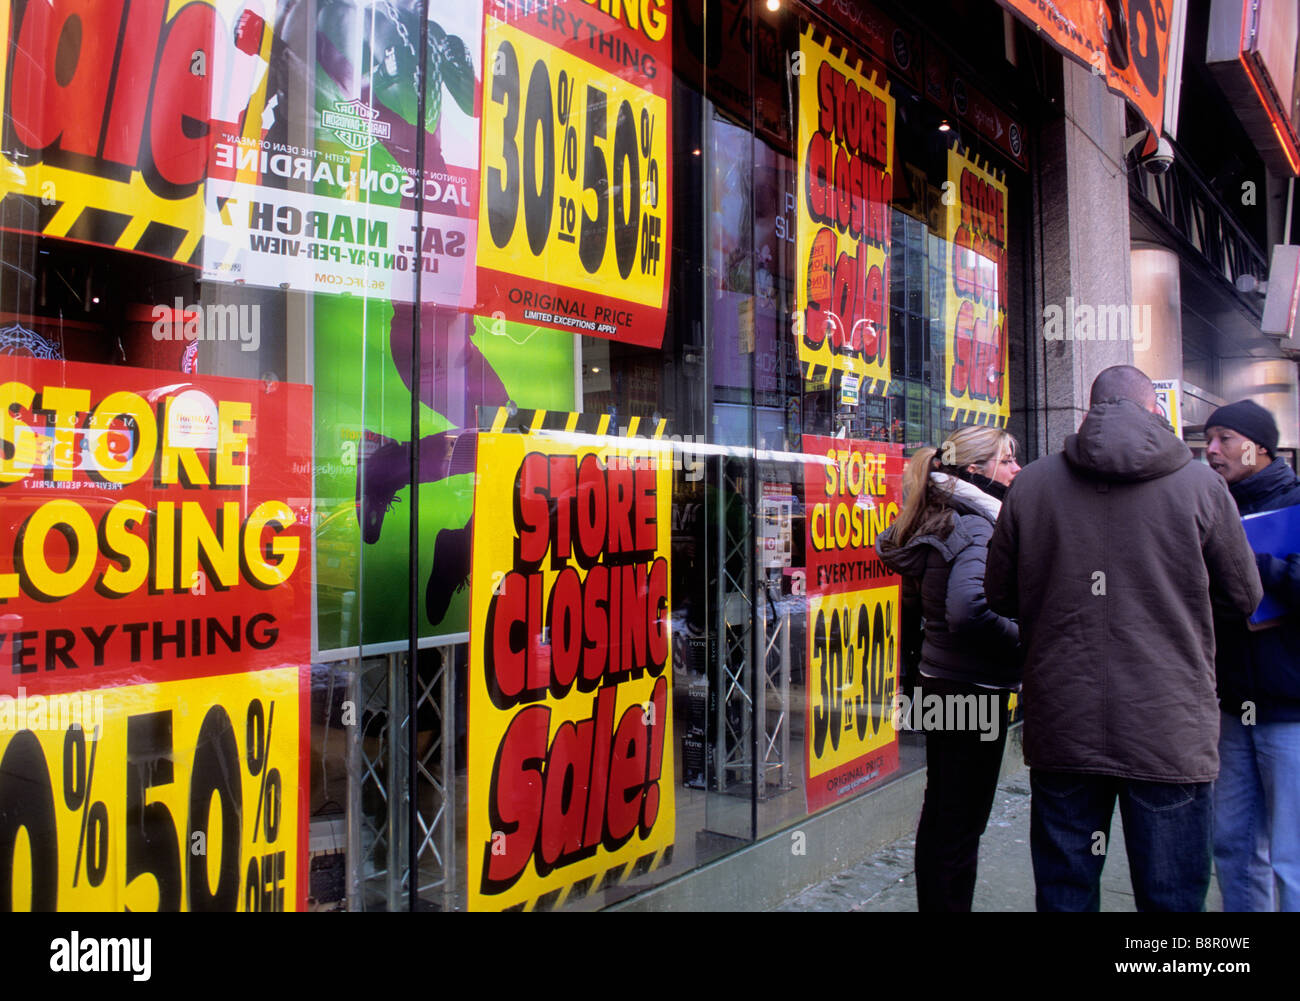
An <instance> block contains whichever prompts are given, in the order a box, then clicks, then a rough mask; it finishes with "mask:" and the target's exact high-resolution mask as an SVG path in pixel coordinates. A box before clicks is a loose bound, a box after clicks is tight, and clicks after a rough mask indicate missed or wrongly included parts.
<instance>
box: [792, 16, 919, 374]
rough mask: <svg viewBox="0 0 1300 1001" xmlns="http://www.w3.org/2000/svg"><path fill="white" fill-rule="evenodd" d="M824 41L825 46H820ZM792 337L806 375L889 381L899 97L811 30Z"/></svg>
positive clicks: (803, 49)
mask: <svg viewBox="0 0 1300 1001" xmlns="http://www.w3.org/2000/svg"><path fill="white" fill-rule="evenodd" d="M819 38H820V40H819ZM796 55H797V56H798V60H799V67H798V72H797V74H796V76H797V79H798V82H799V145H798V152H797V155H798V161H799V182H798V216H797V222H796V233H797V239H796V245H797V264H796V274H795V294H796V313H795V321H794V336H795V339H796V342H797V344H798V350H799V361H800V362H801V363H802V364H803V366H804V372H805V377H806V378H807V379H808V381H810V382H813V383H826V382H829V381H830V375H831V373H832V372H849V373H852V374H854V375H856V376H858V377H859V378H860V379H863V380H865V382H866V385H865V386H864V391H865V392H867V393H868V394H872V393H878V392H883V390H884V387H885V385H886V384H887V383H888V382H889V377H890V367H889V246H890V197H891V195H892V193H893V176H892V173H891V171H892V169H893V168H892V164H893V162H894V99H893V97H892V96H891V95H890V94H889V91H888V85H887V83H886V81H884V80H882V79H877V76H876V73H875V72H874V71H873V73H872V75H871V77H870V78H868V77H866V76H864V75H863V73H862V72H861V63H860V62H856V61H855V62H854V63H852V64H851V63H849V62H848V60H847V52H846V51H845V50H844V49H839V50H838V51H837V50H836V49H834V48H833V47H832V44H831V42H830V41H829V39H828V38H826V37H825V36H822V35H819V34H818V33H817V32H816V30H815V29H813V28H811V27H810V28H808V29H806V30H805V32H804V34H803V35H802V36H801V38H800V42H799V52H798V53H796Z"/></svg>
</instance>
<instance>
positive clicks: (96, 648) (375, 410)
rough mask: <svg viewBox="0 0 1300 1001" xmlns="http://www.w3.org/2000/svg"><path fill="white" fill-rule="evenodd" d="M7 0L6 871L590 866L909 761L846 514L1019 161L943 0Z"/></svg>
mask: <svg viewBox="0 0 1300 1001" xmlns="http://www.w3.org/2000/svg"><path fill="white" fill-rule="evenodd" d="M840 6H845V7H846V9H847V6H851V5H847V6H846V5H840ZM3 9H4V10H5V11H6V13H7V18H6V19H4V20H0V28H3V30H4V31H5V32H6V37H5V45H4V48H3V50H0V53H2V54H0V59H3V61H4V64H3V66H0V70H2V72H0V80H3V88H4V90H3V95H2V98H3V108H4V132H3V148H0V187H2V194H3V198H0V265H3V270H2V271H0V397H2V399H0V408H2V409H0V439H2V440H3V446H2V447H3V454H2V455H0V498H2V499H3V512H4V513H3V517H0V531H2V532H3V536H2V537H0V605H2V607H0V620H2V621H3V623H4V626H3V628H4V631H5V633H6V635H7V636H8V637H10V649H11V650H12V651H13V656H12V665H13V669H12V672H6V673H5V674H4V677H5V678H6V680H5V681H4V682H3V683H0V711H3V712H12V719H13V721H14V722H13V725H12V726H7V727H4V728H0V755H3V762H4V766H3V774H4V775H10V776H13V775H19V776H22V782H21V783H16V782H10V781H7V780H4V779H3V778H0V813H4V814H5V815H6V816H9V817H16V818H17V822H16V823H12V822H11V823H9V824H8V825H7V826H5V827H4V828H3V832H0V833H3V834H4V838H3V839H0V855H4V857H5V858H14V859H15V860H16V861H15V863H14V869H13V872H14V873H15V876H14V880H13V884H12V886H11V887H10V888H9V892H10V894H11V900H9V901H0V905H3V904H6V903H9V904H12V906H14V907H15V908H18V909H22V908H26V907H33V908H35V907H42V906H51V907H57V908H59V909H91V910H98V909H105V910H116V909H120V908H121V907H123V906H129V907H130V908H132V909H143V910H148V909H153V908H158V909H190V910H202V909H227V910H229V909H238V910H268V909H274V910H280V909H285V910H288V909H304V908H315V909H333V908H348V909H353V910H373V909H394V908H400V907H406V906H409V904H410V901H411V898H412V896H415V897H417V898H419V901H420V903H421V906H425V907H436V908H442V909H465V908H483V909H497V908H511V907H512V908H525V909H548V908H556V907H571V908H597V907H601V906H607V905H609V904H611V903H613V902H615V901H618V900H620V899H623V898H625V897H627V896H629V895H631V894H633V893H636V892H639V891H641V890H644V889H646V888H648V887H651V886H654V885H656V884H657V883H659V882H661V881H663V880H665V879H667V878H669V877H670V876H674V875H677V874H681V873H684V872H687V871H689V870H691V869H693V868H695V867H698V866H700V865H702V864H704V863H705V862H708V861H710V860H712V859H715V858H717V857H719V856H721V855H723V854H726V853H728V852H731V851H734V850H736V849H738V848H741V847H743V846H745V845H747V844H749V843H751V842H752V841H753V840H754V839H755V838H757V837H760V836H762V835H765V834H767V833H770V832H772V831H774V830H777V829H780V828H782V827H784V826H789V825H792V824H795V823H797V822H798V821H799V820H800V819H801V818H803V817H806V816H807V815H808V814H809V813H811V812H815V811H818V810H821V809H825V808H828V807H831V806H833V805H834V804H835V803H837V802H842V801H843V800H845V799H846V798H848V797H852V796H856V795H860V794H862V793H864V792H867V791H868V790H870V789H873V788H875V787H876V786H878V785H879V784H881V783H882V782H885V781H888V780H889V779H890V778H891V777H895V776H898V775H901V774H903V773H905V772H906V771H908V770H910V769H914V768H916V767H919V762H920V753H919V745H918V744H917V743H916V742H915V741H914V740H913V739H912V738H911V737H909V736H908V735H907V734H904V735H902V737H901V738H900V736H899V735H898V734H897V733H896V732H895V730H894V726H893V721H892V718H891V710H892V702H893V695H894V693H895V691H896V689H897V687H898V684H899V629H900V628H901V626H900V622H899V618H898V616H899V605H898V601H899V598H898V580H897V578H896V577H893V576H892V575H890V574H888V573H887V572H886V571H885V570H884V568H883V567H882V566H881V565H880V564H879V563H878V561H876V560H875V558H874V555H873V553H872V550H871V543H872V540H873V538H874V535H875V533H876V532H878V531H879V530H881V529H882V528H883V527H884V526H885V525H886V524H888V522H889V520H890V519H891V518H892V516H893V513H894V512H895V511H896V508H897V503H898V501H899V496H898V490H899V479H900V476H901V470H902V468H903V464H904V462H905V460H906V457H907V455H909V454H910V453H911V451H912V450H913V449H914V448H915V447H917V446H918V445H920V444H921V443H924V442H934V441H936V440H937V439H939V438H941V437H942V435H943V434H944V433H945V432H946V431H947V430H948V429H950V428H951V427H953V426H954V425H955V424H958V423H964V422H968V421H972V420H976V421H980V422H998V423H1005V422H1006V420H1007V415H1008V413H1009V411H1010V396H1011V394H1012V391H1011V389H1010V386H1011V385H1012V382H1011V379H1010V373H1009V350H1010V349H1009V342H1010V341H1011V340H1013V339H1014V338H1015V337H1017V336H1020V337H1021V338H1022V339H1023V335H1022V334H1019V335H1018V334H1016V333H1015V331H1014V330H1013V327H1012V324H1011V323H1010V322H1009V321H1008V319H1007V317H1008V316H1014V315H1015V313H1014V310H1015V308H1017V303H1018V301H1019V300H1018V297H1017V295H1018V294H1017V293H1016V291H1015V289H1014V288H1013V285H1014V284H1015V283H1017V282H1019V281H1020V280H1021V276H1022V275H1023V273H1024V269H1025V260H1024V259H1025V255H1026V247H1025V241H1024V239H1023V236H1022V235H1021V229H1022V227H1023V225H1024V218H1025V215H1026V213H1025V212H1024V206H1025V205H1026V204H1027V200H1028V195H1027V192H1026V190H1025V189H1026V186H1025V184H1024V181H1023V177H1022V175H1021V174H1020V173H1019V168H1018V167H1017V166H1016V165H1015V164H1014V163H1009V162H1008V158H1007V157H1006V156H1005V155H1004V154H1003V151H1002V148H1001V147H1000V146H999V145H998V144H996V143H995V142H993V141H992V140H989V139H987V138H986V137H985V136H984V133H983V132H981V131H980V130H979V129H977V128H976V127H975V126H974V125H972V124H970V122H966V123H965V124H964V125H963V119H962V118H961V116H960V115H958V114H956V113H955V112H953V111H951V110H948V105H947V104H946V103H945V102H946V101H948V97H947V96H945V97H944V98H943V99H942V100H940V99H936V98H935V97H934V96H933V94H932V93H930V92H929V91H928V89H927V88H928V86H929V84H930V83H932V82H933V81H932V80H931V79H930V75H927V76H926V77H925V80H924V81H923V79H922V75H921V74H920V72H919V71H918V69H917V67H920V66H922V65H924V66H925V67H926V72H927V74H929V69H930V66H931V64H933V65H935V66H940V67H948V66H949V63H948V61H947V60H948V59H949V55H948V54H947V53H946V52H945V50H943V49H942V48H941V47H940V46H939V45H938V44H937V43H933V42H931V41H930V40H929V39H928V38H927V37H926V36H925V35H924V34H923V33H922V32H920V31H919V30H917V29H915V28H912V27H907V26H906V25H905V24H904V23H903V22H902V21H895V20H891V18H890V17H889V16H886V15H885V14H883V13H881V12H880V11H877V10H876V9H875V8H874V7H867V6H865V5H863V6H862V8H861V10H860V11H859V12H858V13H859V14H860V15H862V16H867V15H868V14H869V15H870V17H871V18H872V19H874V20H872V24H873V25H874V26H875V27H874V28H873V30H875V31H876V33H877V34H879V33H880V30H883V29H880V24H881V23H887V24H888V25H889V26H892V28H893V29H895V30H896V32H900V33H901V38H902V41H901V42H899V41H897V39H895V47H894V49H893V55H892V56H891V55H889V53H888V52H886V51H884V50H883V49H882V47H881V46H880V45H878V44H876V42H875V41H872V39H874V38H875V37H876V36H875V35H866V34H861V33H859V32H858V31H857V30H856V28H855V26H854V24H853V23H851V21H850V22H846V21H845V20H844V18H842V17H839V16H837V17H836V18H833V19H828V17H827V15H825V14H824V12H822V11H820V10H819V9H817V8H815V7H811V6H805V5H801V4H790V3H787V4H785V5H784V6H783V7H782V8H781V9H780V10H778V11H776V12H771V11H767V10H766V9H763V8H762V5H754V4H751V3H749V2H748V0H744V2H741V0H707V2H706V0H683V2H672V3H669V2H666V0H645V2H642V3H640V4H639V5H632V6H624V5H619V4H608V3H604V2H603V0H601V2H596V0H586V2H581V0H549V2H548V0H468V2H458V3H455V4H447V3H440V2H437V0H435V2H433V3H429V2H428V0H374V2H370V0H256V2H248V3H245V2H242V0H241V2H238V3H236V2H234V0H186V2H181V3H172V4H161V3H145V2H140V0H135V2H129V3H127V2H107V3H93V4H90V3H83V2H79V0H50V2H41V3H35V2H33V3H21V2H17V0H14V2H12V3H11V2H8V0H4V3H3ZM882 18H883V21H882V20H881V19H882ZM128 39H129V44H130V46H131V50H132V52H133V53H134V55H133V57H132V58H131V59H130V60H127V59H121V58H119V56H118V53H119V52H120V51H125V50H124V49H123V46H124V45H126V44H127V43H126V40H128ZM905 55H906V59H905V60H904V56H905ZM421 67H423V70H422V69H421ZM909 67H911V68H910V69H909ZM935 73H937V76H935V77H934V79H937V80H939V82H940V83H942V84H943V85H944V86H945V87H947V86H950V85H951V83H952V82H953V81H954V80H956V79H957V71H956V70H953V69H951V68H943V69H939V70H935ZM421 79H425V80H427V87H425V88H424V91H423V93H421V89H420V86H419V81H420V80H421ZM970 86H971V100H972V101H974V100H975V99H976V97H977V96H979V99H980V100H983V101H984V102H985V104H984V105H981V107H987V108H989V109H993V110H994V111H996V108H995V106H994V105H993V104H992V102H991V101H989V100H988V99H987V98H983V97H982V96H980V95H977V92H975V90H974V87H973V84H972V85H970ZM945 94H946V92H945ZM962 114H965V112H963V113H962ZM1007 121H1008V122H1011V118H1010V117H1008V118H1007ZM1018 142H1019V140H1017V144H1018ZM1019 155H1020V154H1019V153H1018V152H1017V154H1016V156H1017V157H1019ZM1022 406H1023V403H1022ZM56 705H57V707H58V713H59V715H55V714H54V709H55V707H56ZM38 706H39V709H40V714H39V716H38V715H37V712H36V707H38ZM74 710H75V711H76V712H77V713H80V714H82V715H80V716H79V717H78V721H80V720H83V719H84V721H85V722H86V726H85V727H84V729H78V728H77V727H73V726H71V725H70V724H71V723H72V722H73V720H72V719H71V717H70V716H69V715H68V714H69V713H71V712H73V711H74ZM8 718H9V717H6V716H4V715H2V714H0V721H3V720H6V719H8ZM68 762H71V763H72V764H71V766H69V765H68V764H67V763H68ZM82 762H84V763H85V769H84V781H85V785H84V791H83V792H77V793H76V796H75V797H73V798H79V799H78V801H79V802H81V801H84V804H83V805H84V806H85V810H84V811H83V813H78V812H77V810H73V809H65V808H64V807H63V806H60V805H58V804H59V802H62V799H61V797H60V796H59V795H58V793H59V790H60V787H61V786H60V783H61V782H62V779H61V777H63V778H66V777H67V773H66V772H65V769H66V768H67V767H72V768H73V769H74V772H75V776H76V777H77V783H80V782H81V781H82V778H81V776H83V770H81V764H80V763H82ZM96 762H97V763H98V764H97V765H96V764H94V763H96ZM92 768H99V769H102V770H100V771H98V772H97V774H96V779H97V781H96V782H95V784H94V795H93V796H91V794H90V789H91V769H92ZM68 788H73V787H71V786H69V787H68ZM75 788H76V789H83V787H82V786H81V785H76V787H75ZM74 791H75V790H74ZM69 795H70V796H71V795H72V794H69ZM56 801H57V802H56ZM69 802H71V800H69ZM78 809H80V807H78ZM83 814H84V815H83ZM240 818H242V822H241V820H240ZM196 838H197V839H198V840H199V841H202V842H204V844H206V845H207V846H208V847H207V849H206V853H205V854H201V855H194V854H191V853H189V852H188V849H187V846H189V845H191V844H192V843H195V839H196ZM87 839H88V840H87ZM79 846H80V847H79ZM6 853H7V854H6ZM195 859H199V861H195ZM413 861H414V870H413V871H414V875H413V876H412V862H413ZM0 889H3V888H2V887H0Z"/></svg>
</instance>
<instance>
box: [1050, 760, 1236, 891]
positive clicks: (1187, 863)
mask: <svg viewBox="0 0 1300 1001" xmlns="http://www.w3.org/2000/svg"><path fill="white" fill-rule="evenodd" d="M1029 784H1030V788H1031V790H1032V793H1033V798H1032V800H1031V813H1032V820H1031V824H1030V839H1029V844H1030V852H1031V854H1032V856H1033V860H1034V884H1035V887H1036V889H1037V902H1038V909H1039V910H1040V911H1096V910H1099V909H1100V907H1101V868H1102V866H1103V865H1104V864H1105V862H1106V855H1105V851H1106V849H1107V847H1108V846H1109V841H1110V821H1111V817H1112V815H1113V814H1114V812H1115V800H1116V798H1118V799H1119V809H1120V815H1121V817H1123V820H1124V843H1125V845H1126V846H1127V847H1128V861H1129V871H1130V874H1131V877H1132V880H1133V895H1134V896H1135V897H1136V898H1137V909H1138V910H1139V911H1200V910H1204V908H1205V894H1206V893H1207V891H1208V890H1209V888H1210V853H1211V837H1212V832H1213V829H1214V797H1213V795H1212V788H1213V783H1210V782H1191V783H1185V784H1184V783H1173V782H1145V781H1141V780H1139V779H1122V778H1117V777H1115V776H1113V775H1092V774H1088V773H1084V772H1049V771H1043V770H1042V769H1039V768H1033V769H1030V772H1029Z"/></svg>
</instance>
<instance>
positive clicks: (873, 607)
mask: <svg viewBox="0 0 1300 1001" xmlns="http://www.w3.org/2000/svg"><path fill="white" fill-rule="evenodd" d="M804 451H805V452H806V453H807V454H808V455H810V456H816V458H815V459H810V460H809V461H808V462H806V463H805V465H804V490H805V497H806V502H805V503H806V505H807V519H806V525H807V527H806V528H805V532H806V533H807V534H806V543H807V548H806V552H807V554H808V578H807V602H808V661H807V663H808V699H807V707H808V708H807V716H806V719H805V722H804V727H805V729H804V733H805V740H804V743H805V747H806V752H805V758H804V761H805V772H804V786H805V792H806V797H807V803H808V809H809V811H813V810H820V809H821V808H822V807H825V806H829V805H830V804H831V803H834V802H836V801H837V800H839V799H840V798H841V797H844V796H850V795H853V794H855V793H858V792H861V791H862V790H863V789H864V788H865V787H867V786H868V785H870V784H872V783H875V782H878V781H879V780H880V779H882V778H884V777H885V776H886V775H889V774H890V773H891V772H894V771H895V770H897V768H898V735H897V733H896V732H895V730H894V726H893V717H892V713H893V703H894V695H895V692H896V691H897V688H898V664H899V656H900V652H901V649H902V647H901V640H902V637H901V636H900V635H899V629H900V628H901V626H900V622H901V613H902V609H901V607H900V578H899V577H898V575H897V574H895V573H893V572H892V571H890V570H889V568H888V567H886V566H885V565H884V563H882V562H881V561H880V558H879V557H878V556H877V555H876V550H875V543H876V536H877V535H878V534H879V533H880V532H882V531H884V530H885V529H886V528H888V527H889V526H890V525H891V524H893V522H894V519H895V518H897V517H898V505H899V500H900V492H899V491H900V487H901V484H902V476H903V448H902V446H901V445H886V444H881V443H878V442H867V441H854V440H852V439H844V438H825V437H818V436H814V435H805V436H804Z"/></svg>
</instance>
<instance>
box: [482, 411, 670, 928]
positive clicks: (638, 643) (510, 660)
mask: <svg viewBox="0 0 1300 1001" xmlns="http://www.w3.org/2000/svg"><path fill="white" fill-rule="evenodd" d="M588 441H594V442H596V443H597V444H587V443H583V444H578V443H576V442H575V441H573V440H572V439H570V438H569V436H567V435H563V434H560V435H557V436H554V437H546V436H542V435H520V434H484V435H483V436H482V437H481V438H480V440H479V451H478V470H479V472H478V478H479V480H478V488H477V491H476V496H475V510H474V524H475V532H474V554H473V572H472V574H471V581H472V587H473V595H472V599H471V608H470V622H471V626H470V683H469V821H468V824H469V849H468V859H469V905H470V908H471V909H472V910H504V909H509V908H524V909H528V910H534V909H541V908H548V907H554V906H558V905H559V904H561V903H563V902H565V901H566V900H576V899H578V898H580V897H582V896H584V895H586V894H587V893H594V892H596V891H598V890H600V889H601V888H602V887H604V886H606V885H611V884H613V883H617V882H620V881H622V880H624V879H626V878H628V876H629V875H630V874H632V873H642V872H645V871H647V870H648V869H650V868H653V867H654V866H656V865H659V864H661V863H662V862H663V861H665V858H666V855H667V853H668V852H670V851H671V848H672V843H673V836H674V828H675V809H674V797H673V789H674V775H675V769H674V765H673V720H672V706H673V696H672V677H673V672H672V664H671V655H672V642H671V635H670V627H669V609H670V608H671V598H670V595H669V587H670V581H671V574H670V572H669V570H670V568H669V560H668V553H669V548H670V544H671V532H672V524H671V520H670V512H671V501H672V468H671V467H672V453H671V451H670V450H664V449H658V448H656V447H655V446H657V445H658V444H659V443H657V442H646V441H641V440H635V441H633V440H629V439H611V438H606V439H603V441H604V442H607V443H608V444H600V442H601V441H602V439H599V438H594V437H593V438H590V439H588ZM616 442H617V443H619V444H624V445H628V446H632V447H630V448H619V447H617V445H616V444H615V443H616ZM641 446H645V447H644V448H643V447H641Z"/></svg>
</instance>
